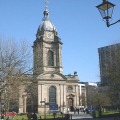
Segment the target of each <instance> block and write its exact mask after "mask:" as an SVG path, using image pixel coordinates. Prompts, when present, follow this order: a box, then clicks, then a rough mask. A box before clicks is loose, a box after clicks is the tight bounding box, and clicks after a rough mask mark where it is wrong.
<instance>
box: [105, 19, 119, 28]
mask: <svg viewBox="0 0 120 120" xmlns="http://www.w3.org/2000/svg"><path fill="white" fill-rule="evenodd" d="M118 22H120V19H119V20H118V21H116V22H114V23H111V24H110V23H109V21H108V20H107V21H106V25H107V27H110V26H111V25H114V24H116V23H118Z"/></svg>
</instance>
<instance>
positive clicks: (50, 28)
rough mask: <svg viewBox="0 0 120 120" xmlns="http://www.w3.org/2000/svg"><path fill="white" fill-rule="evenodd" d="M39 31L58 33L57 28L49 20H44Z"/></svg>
mask: <svg viewBox="0 0 120 120" xmlns="http://www.w3.org/2000/svg"><path fill="white" fill-rule="evenodd" d="M39 30H40V31H45V30H48V31H56V28H55V26H54V25H53V24H52V23H51V21H50V20H49V19H44V20H43V21H42V23H41V25H40V26H39Z"/></svg>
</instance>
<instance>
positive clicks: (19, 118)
mask: <svg viewBox="0 0 120 120" xmlns="http://www.w3.org/2000/svg"><path fill="white" fill-rule="evenodd" d="M37 116H38V119H40V116H41V119H44V118H45V116H44V115H41V114H37ZM7 117H8V116H5V120H6V119H7ZM56 117H59V118H62V115H57V116H56ZM12 118H13V120H27V115H17V116H13V117H11V120H12ZM47 118H54V116H53V115H52V114H46V119H47Z"/></svg>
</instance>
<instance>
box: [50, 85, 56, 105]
mask: <svg viewBox="0 0 120 120" xmlns="http://www.w3.org/2000/svg"><path fill="white" fill-rule="evenodd" d="M49 104H50V105H55V104H56V88H55V87H54V86H51V87H50V88H49Z"/></svg>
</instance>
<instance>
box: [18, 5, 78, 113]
mask: <svg viewBox="0 0 120 120" xmlns="http://www.w3.org/2000/svg"><path fill="white" fill-rule="evenodd" d="M43 15H44V16H43V19H42V22H41V24H40V25H39V27H38V30H37V33H36V40H35V41H34V44H33V60H34V66H33V78H32V77H31V78H30V79H33V82H34V83H36V85H37V87H36V86H32V87H34V88H35V89H36V88H37V91H38V93H37V98H35V100H36V99H37V102H36V101H33V102H34V105H35V106H37V111H38V113H42V112H44V109H45V107H46V112H50V109H51V107H50V106H53V108H54V107H57V106H58V110H59V111H61V112H64V113H65V112H68V108H69V110H71V111H72V110H73V108H74V107H79V101H80V93H79V92H80V88H79V83H78V82H79V79H78V75H77V72H74V74H73V75H71V74H69V75H63V73H62V71H63V68H62V42H61V39H60V38H59V36H58V33H57V30H56V28H55V26H54V25H53V23H52V22H51V21H50V19H49V11H48V8H47V6H46V8H45V11H44V12H43ZM24 87H25V85H23V86H22V89H21V90H22V91H21V94H20V95H21V96H20V98H19V101H20V102H19V113H25V112H28V110H29V109H28V108H29V106H32V107H33V103H31V104H29V105H28V104H27V100H28V96H27V93H26V92H25V89H26V88H24ZM30 102H32V101H30ZM53 108H52V109H53Z"/></svg>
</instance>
